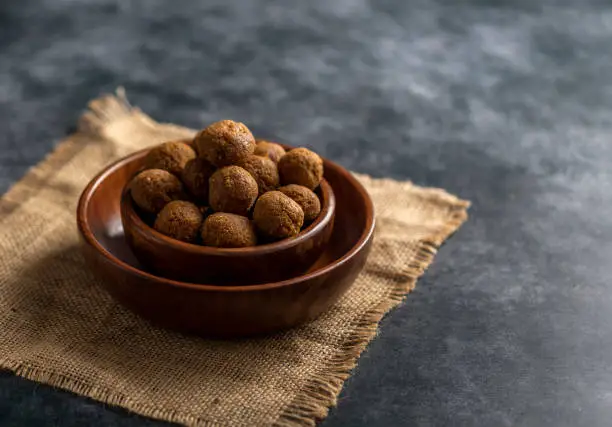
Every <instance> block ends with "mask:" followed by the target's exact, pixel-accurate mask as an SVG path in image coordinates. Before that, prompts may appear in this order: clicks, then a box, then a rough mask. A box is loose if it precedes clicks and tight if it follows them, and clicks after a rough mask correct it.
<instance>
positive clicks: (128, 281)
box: [77, 152, 374, 337]
mask: <svg viewBox="0 0 612 427" xmlns="http://www.w3.org/2000/svg"><path fill="white" fill-rule="evenodd" d="M143 153H144V152H138V153H135V154H132V155H130V156H127V157H126V158H124V159H121V160H119V161H117V162H115V163H113V164H112V165H110V166H108V167H107V168H106V169H104V170H103V171H102V172H100V174H98V175H97V176H96V177H95V178H94V179H93V180H92V181H91V182H90V183H89V184H88V185H87V187H86V188H85V190H84V191H83V193H82V195H81V198H80V200H79V204H78V207H77V225H78V229H79V232H80V237H81V241H82V250H83V254H84V256H85V258H86V260H87V262H88V264H89V266H90V267H91V269H92V271H93V272H94V273H95V274H96V275H98V276H99V277H100V278H101V279H102V281H101V283H102V285H103V286H104V287H105V289H106V290H107V291H108V292H109V293H110V294H111V295H112V296H113V297H114V298H115V299H116V300H117V301H118V302H120V303H121V304H123V305H124V306H125V307H127V308H128V309H130V310H132V311H133V312H135V313H137V314H139V315H140V316H142V317H143V318H145V319H147V320H149V321H150V322H152V323H153V324H156V325H159V326H162V327H167V328H170V329H174V330H178V331H181V332H185V333H195V334H198V335H205V336H216V337H237V336H250V335H256V334H262V333H270V332H274V331H278V330H283V329H286V328H289V327H293V326H296V325H298V324H301V323H303V322H306V321H309V320H312V319H314V318H316V317H317V316H319V315H320V314H321V313H323V312H324V311H326V310H327V309H328V308H329V307H331V305H332V304H334V302H336V301H337V300H338V298H340V296H342V295H343V294H344V293H345V292H346V291H347V290H348V289H349V287H350V286H351V285H352V284H353V282H354V280H355V278H356V277H357V275H358V274H359V272H360V271H361V270H362V268H363V266H364V265H365V262H366V259H367V256H368V253H369V250H370V246H371V243H372V237H373V231H374V208H373V205H372V201H371V200H370V197H369V196H368V194H367V192H366V190H365V189H364V188H363V186H362V185H361V184H360V183H359V182H358V181H357V179H355V177H354V176H353V175H352V174H351V173H350V172H348V171H347V170H345V169H344V168H342V167H340V166H339V165H337V164H335V163H333V162H330V161H328V160H324V162H325V163H324V167H325V178H326V180H327V182H328V183H329V184H330V186H331V187H332V188H333V190H334V194H335V198H336V209H335V225H334V227H333V230H332V233H331V236H330V239H329V242H328V244H327V245H326V247H325V249H324V251H323V253H322V254H321V256H320V257H319V259H318V260H317V261H316V262H315V264H314V265H313V266H311V267H310V268H309V269H308V271H306V272H305V273H304V274H301V275H299V276H296V277H292V278H289V279H287V280H282V281H278V282H272V283H265V284H255V285H246V286H219V285H214V284H194V283H187V282H181V281H177V280H172V279H168V278H163V277H160V276H156V275H154V274H152V273H150V272H148V271H147V270H146V269H145V268H143V266H142V264H141V263H140V262H139V261H138V260H137V258H136V257H135V256H134V253H133V252H132V250H131V248H130V246H129V245H128V243H127V241H126V236H125V234H124V230H123V225H122V221H121V212H120V211H121V207H120V201H121V195H122V190H123V188H124V187H125V184H126V183H127V182H128V181H129V180H130V179H131V177H132V176H133V175H134V173H135V172H136V171H137V170H138V168H139V166H138V162H136V161H135V159H137V158H139V157H141V156H143V155H144V154H143Z"/></svg>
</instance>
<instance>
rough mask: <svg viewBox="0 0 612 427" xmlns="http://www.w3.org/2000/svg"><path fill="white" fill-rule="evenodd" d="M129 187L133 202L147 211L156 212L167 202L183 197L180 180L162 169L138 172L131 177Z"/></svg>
mask: <svg viewBox="0 0 612 427" xmlns="http://www.w3.org/2000/svg"><path fill="white" fill-rule="evenodd" d="M129 188H130V193H131V195H132V199H133V200H134V203H136V205H137V206H138V207H139V208H141V209H142V210H144V211H146V212H149V213H158V212H159V211H161V210H162V209H163V207H164V206H166V205H167V204H168V203H169V202H171V201H173V200H179V199H182V198H184V197H185V192H184V190H183V184H182V183H181V181H180V180H179V179H178V178H177V177H176V176H174V175H172V174H171V173H170V172H168V171H166V170H162V169H147V170H145V171H142V172H140V173H139V174H138V175H136V176H135V177H134V178H132V181H131V182H130V187H129Z"/></svg>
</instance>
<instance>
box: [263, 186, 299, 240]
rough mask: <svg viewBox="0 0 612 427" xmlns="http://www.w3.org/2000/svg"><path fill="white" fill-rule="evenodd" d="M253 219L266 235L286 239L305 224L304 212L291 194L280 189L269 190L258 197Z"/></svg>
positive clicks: (296, 232)
mask: <svg viewBox="0 0 612 427" xmlns="http://www.w3.org/2000/svg"><path fill="white" fill-rule="evenodd" d="M253 221H254V222H255V227H257V230H259V232H260V233H261V234H263V235H264V236H266V237H271V238H274V239H284V238H286V237H292V236H295V235H296V234H298V233H299V232H300V229H301V228H302V225H304V212H303V211H302V208H301V207H300V205H298V204H297V203H296V202H294V201H293V200H291V198H290V197H289V196H286V195H284V194H283V193H281V192H280V191H268V192H267V193H265V194H264V195H262V196H261V197H260V198H259V199H257V203H255V209H254V210H253Z"/></svg>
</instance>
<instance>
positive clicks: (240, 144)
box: [195, 120, 255, 168]
mask: <svg viewBox="0 0 612 427" xmlns="http://www.w3.org/2000/svg"><path fill="white" fill-rule="evenodd" d="M195 145H196V147H197V148H196V150H197V151H198V153H199V155H200V157H203V158H205V159H206V160H208V161H209V162H210V163H212V164H213V165H214V166H216V167H219V168H220V167H223V166H229V165H234V164H238V163H240V162H242V161H244V160H245V159H246V158H247V157H248V156H249V155H251V154H253V152H254V151H255V138H254V137H253V134H252V133H251V131H250V130H249V128H247V127H246V126H245V125H244V124H242V123H239V122H234V121H232V120H222V121H220V122H216V123H213V124H212V125H210V126H208V127H207V128H206V129H204V130H202V131H201V132H200V133H198V134H197V135H196V137H195Z"/></svg>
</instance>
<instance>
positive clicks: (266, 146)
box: [128, 120, 323, 248]
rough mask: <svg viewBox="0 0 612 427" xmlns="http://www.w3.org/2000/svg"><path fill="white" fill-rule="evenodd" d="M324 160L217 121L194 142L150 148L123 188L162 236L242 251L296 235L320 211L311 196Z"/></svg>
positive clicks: (304, 149) (304, 151)
mask: <svg viewBox="0 0 612 427" xmlns="http://www.w3.org/2000/svg"><path fill="white" fill-rule="evenodd" d="M322 178H323V160H322V159H321V158H320V157H319V156H318V155H317V154H316V153H314V152H313V151H311V150H309V149H307V148H295V149H292V150H290V151H288V152H286V151H285V149H284V148H283V147H282V146H280V145H279V144H276V143H274V142H269V141H264V140H255V138H254V137H253V134H252V133H251V131H250V130H249V129H248V128H247V127H246V126H245V125H244V124H242V123H238V122H234V121H231V120H222V121H220V122H216V123H213V124H211V125H210V126H208V127H207V128H205V129H203V130H202V131H200V132H199V133H198V134H197V135H196V136H195V138H194V139H193V140H185V141H170V142H165V143H163V144H161V145H158V146H156V147H154V148H153V149H151V150H150V151H149V153H148V154H147V156H146V158H145V160H144V170H142V171H140V172H139V173H138V174H137V175H136V176H135V177H134V178H133V179H132V180H131V181H130V183H129V184H128V185H129V187H128V189H129V192H130V194H131V197H132V200H133V201H134V203H135V204H136V206H137V207H138V209H139V210H140V211H141V212H142V213H143V217H152V221H151V222H152V225H153V227H154V228H155V229H156V230H157V231H159V232H160V233H163V234H165V235H167V236H170V237H172V238H174V239H178V240H181V241H184V242H189V243H197V244H202V245H205V246H214V247H223V248H239V247H246V246H255V245H257V244H258V243H260V244H261V243H267V242H271V241H276V240H280V239H285V238H289V237H293V236H295V235H297V234H298V233H299V232H300V230H302V229H303V228H304V227H305V226H306V225H308V224H309V223H310V222H312V221H314V220H315V219H316V218H317V216H318V215H319V213H320V212H321V202H320V201H319V197H318V196H317V194H315V190H316V189H317V187H318V186H319V184H320V182H321V179H322Z"/></svg>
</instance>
